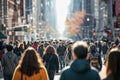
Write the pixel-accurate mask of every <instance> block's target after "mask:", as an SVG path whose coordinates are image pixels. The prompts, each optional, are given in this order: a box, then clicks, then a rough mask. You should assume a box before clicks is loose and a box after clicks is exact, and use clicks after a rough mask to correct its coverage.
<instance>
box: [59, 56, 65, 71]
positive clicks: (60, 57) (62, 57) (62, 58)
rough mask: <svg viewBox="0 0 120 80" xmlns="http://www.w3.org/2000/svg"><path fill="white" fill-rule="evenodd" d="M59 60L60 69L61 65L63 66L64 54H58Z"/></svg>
mask: <svg viewBox="0 0 120 80" xmlns="http://www.w3.org/2000/svg"><path fill="white" fill-rule="evenodd" d="M59 61H60V69H62V68H63V67H65V60H64V56H59Z"/></svg>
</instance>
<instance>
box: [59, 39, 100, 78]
mask: <svg viewBox="0 0 120 80" xmlns="http://www.w3.org/2000/svg"><path fill="white" fill-rule="evenodd" d="M72 52H73V59H74V61H73V63H72V64H71V66H70V68H68V69H66V70H65V71H63V73H62V74H61V77H60V80H100V77H99V75H98V73H97V72H96V71H94V70H92V69H91V68H90V63H89V61H88V60H87V59H88V45H87V43H85V42H82V41H77V42H76V43H74V44H73V46H72Z"/></svg>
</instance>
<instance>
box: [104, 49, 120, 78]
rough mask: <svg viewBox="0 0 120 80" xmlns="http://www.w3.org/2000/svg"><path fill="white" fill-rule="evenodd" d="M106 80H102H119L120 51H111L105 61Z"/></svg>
mask: <svg viewBox="0 0 120 80" xmlns="http://www.w3.org/2000/svg"><path fill="white" fill-rule="evenodd" d="M105 66H106V78H105V79H103V80H120V50H119V49H118V48H114V49H111V50H110V52H109V53H108V57H107V61H106V64H105Z"/></svg>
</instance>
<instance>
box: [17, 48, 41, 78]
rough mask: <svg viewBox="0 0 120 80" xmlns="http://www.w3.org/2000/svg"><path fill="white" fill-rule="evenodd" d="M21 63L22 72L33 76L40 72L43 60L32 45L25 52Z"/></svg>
mask: <svg viewBox="0 0 120 80" xmlns="http://www.w3.org/2000/svg"><path fill="white" fill-rule="evenodd" d="M19 65H20V68H19V70H20V72H21V73H24V74H26V75H28V76H32V75H33V74H34V73H38V72H39V70H40V67H41V65H42V62H41V58H40V56H39V54H38V53H37V51H36V50H35V49H34V48H32V47H28V48H27V49H26V50H25V52H24V53H23V55H22V58H21V60H20V62H19Z"/></svg>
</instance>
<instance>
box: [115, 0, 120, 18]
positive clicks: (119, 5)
mask: <svg viewBox="0 0 120 80" xmlns="http://www.w3.org/2000/svg"><path fill="white" fill-rule="evenodd" d="M115 9H116V10H115V11H116V16H117V15H119V14H120V0H116V1H115Z"/></svg>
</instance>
